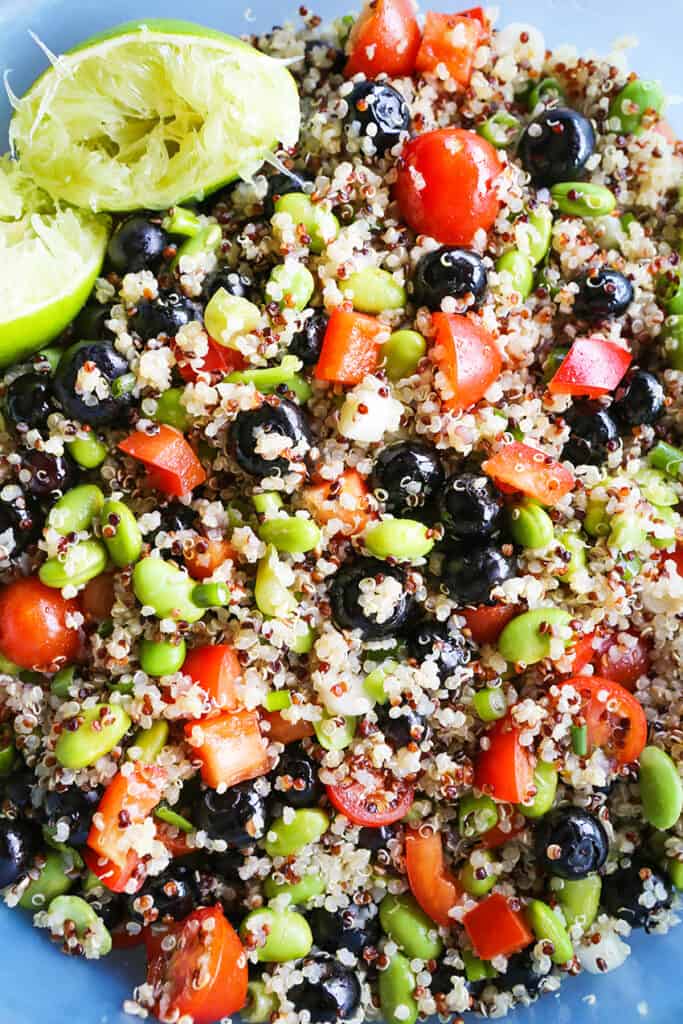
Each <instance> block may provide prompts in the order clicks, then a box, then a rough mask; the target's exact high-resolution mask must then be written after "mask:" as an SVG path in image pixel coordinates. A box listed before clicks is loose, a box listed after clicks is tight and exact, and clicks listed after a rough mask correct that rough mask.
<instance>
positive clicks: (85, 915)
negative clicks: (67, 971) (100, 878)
mask: <svg viewBox="0 0 683 1024" xmlns="http://www.w3.org/2000/svg"><path fill="white" fill-rule="evenodd" d="M47 916H48V924H49V926H50V929H51V931H52V933H53V934H58V935H61V934H63V931H64V925H65V924H66V922H67V921H70V922H72V924H73V925H74V927H75V929H76V934H77V935H78V938H79V939H80V941H81V943H82V944H83V945H84V948H85V955H86V957H89V956H90V957H100V956H107V954H108V953H110V952H111V946H112V943H111V935H110V934H109V932H108V931H107V929H106V928H105V926H104V922H103V921H102V919H101V918H100V917H98V916H97V914H96V913H95V911H94V910H93V908H92V907H91V906H90V904H89V903H86V901H85V900H83V899H81V897H80V896H57V897H56V898H55V899H53V900H52V901H51V903H50V906H49V907H48V910H47Z"/></svg>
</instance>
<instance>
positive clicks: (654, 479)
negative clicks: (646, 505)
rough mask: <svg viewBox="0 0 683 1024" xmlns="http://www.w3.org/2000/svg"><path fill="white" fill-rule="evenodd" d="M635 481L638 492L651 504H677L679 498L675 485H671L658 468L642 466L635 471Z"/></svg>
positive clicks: (670, 505) (671, 505)
mask: <svg viewBox="0 0 683 1024" xmlns="http://www.w3.org/2000/svg"><path fill="white" fill-rule="evenodd" d="M636 482H637V483H638V486H639V487H640V493H641V494H642V495H643V497H644V498H647V500H648V501H649V502H650V503H651V504H652V505H657V506H665V507H673V506H674V505H677V504H678V501H679V498H678V494H677V493H676V489H675V487H672V486H671V484H670V483H669V482H668V481H667V479H666V476H665V475H664V474H663V473H661V472H660V471H659V470H658V469H652V468H651V467H649V466H643V468H642V469H639V470H638V472H637V473H636Z"/></svg>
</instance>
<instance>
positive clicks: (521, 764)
mask: <svg viewBox="0 0 683 1024" xmlns="http://www.w3.org/2000/svg"><path fill="white" fill-rule="evenodd" d="M520 733H521V730H520V729H519V727H518V726H516V725H515V724H514V723H513V721H512V718H511V716H510V715H507V716H506V717H505V718H502V719H501V720H500V721H499V722H496V723H495V725H493V727H492V728H491V729H489V730H488V732H487V733H486V747H485V748H482V749H480V750H479V751H478V753H477V757H476V762H475V766H474V785H475V786H476V788H477V789H480V790H481V791H482V792H483V793H486V794H487V795H488V796H492V797H493V798H494V799H495V800H502V801H505V802H506V803H510V804H521V803H523V802H524V801H525V800H526V799H527V797H528V794H529V790H530V788H531V786H532V785H533V782H534V768H535V758H534V756H533V754H532V753H531V751H530V750H529V749H528V748H527V747H523V746H522V744H521V743H520V741H519V740H520Z"/></svg>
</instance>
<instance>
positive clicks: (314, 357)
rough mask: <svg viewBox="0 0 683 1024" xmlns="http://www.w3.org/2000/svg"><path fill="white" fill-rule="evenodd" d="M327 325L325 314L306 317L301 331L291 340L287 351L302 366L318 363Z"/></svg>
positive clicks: (327, 320)
mask: <svg viewBox="0 0 683 1024" xmlns="http://www.w3.org/2000/svg"><path fill="white" fill-rule="evenodd" d="M328 323H329V317H328V316H327V313H323V312H322V311H319V312H316V313H314V314H313V316H309V317H308V319H307V320H306V322H305V323H304V326H303V327H302V328H301V330H300V331H297V333H296V334H295V335H294V337H293V338H292V340H291V342H290V345H289V351H290V352H291V353H292V355H295V356H297V357H298V358H299V359H300V360H301V362H302V363H303V364H304V366H313V364H314V363H317V362H318V359H319V358H320V350H321V348H322V347H323V339H324V337H325V331H326V330H327V325H328Z"/></svg>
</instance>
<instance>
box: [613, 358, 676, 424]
mask: <svg viewBox="0 0 683 1024" xmlns="http://www.w3.org/2000/svg"><path fill="white" fill-rule="evenodd" d="M663 410H664V388H663V387H662V384H661V381H660V380H659V379H658V378H657V377H655V375H654V373H648V371H647V370H639V369H637V370H632V371H631V372H630V373H629V374H628V375H627V376H626V378H625V379H624V380H623V381H622V383H621V384H620V385H619V387H618V388H617V390H616V393H615V396H614V402H613V403H612V406H611V408H610V413H611V414H612V416H613V417H614V418H615V419H616V420H617V421H618V422H619V424H621V425H622V426H624V427H640V426H641V425H643V424H647V425H650V424H652V423H655V422H656V421H657V420H658V419H659V417H660V416H661V415H662V412H663Z"/></svg>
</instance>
